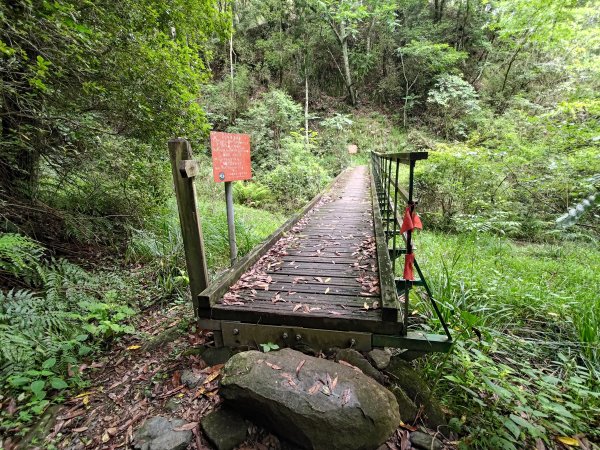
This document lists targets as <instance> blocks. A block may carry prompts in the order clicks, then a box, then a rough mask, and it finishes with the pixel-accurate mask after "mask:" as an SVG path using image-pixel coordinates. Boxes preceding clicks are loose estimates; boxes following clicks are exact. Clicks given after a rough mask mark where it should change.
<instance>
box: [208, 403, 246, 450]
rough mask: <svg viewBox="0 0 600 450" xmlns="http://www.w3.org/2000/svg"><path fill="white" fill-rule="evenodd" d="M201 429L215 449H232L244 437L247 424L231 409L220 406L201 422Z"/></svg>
mask: <svg viewBox="0 0 600 450" xmlns="http://www.w3.org/2000/svg"><path fill="white" fill-rule="evenodd" d="M201 425H202V431H204V434H206V437H207V438H208V440H209V441H210V442H212V443H213V445H214V446H215V447H216V448H217V450H232V449H234V448H235V447H237V446H238V445H240V444H241V443H242V442H243V441H244V439H246V431H247V429H248V424H247V423H246V421H245V420H244V419H243V418H241V417H240V416H238V415H237V414H236V413H234V412H233V411H230V410H228V409H227V408H220V409H218V410H217V411H213V412H211V413H210V414H209V415H207V416H206V417H205V418H204V419H202V422H201Z"/></svg>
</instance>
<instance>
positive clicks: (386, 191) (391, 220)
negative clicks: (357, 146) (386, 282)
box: [371, 152, 452, 340]
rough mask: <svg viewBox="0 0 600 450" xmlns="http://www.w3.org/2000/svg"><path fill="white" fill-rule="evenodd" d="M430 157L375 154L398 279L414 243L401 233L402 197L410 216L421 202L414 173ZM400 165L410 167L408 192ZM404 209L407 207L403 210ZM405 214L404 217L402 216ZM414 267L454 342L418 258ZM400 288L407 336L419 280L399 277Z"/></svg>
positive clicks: (390, 252) (409, 233)
mask: <svg viewBox="0 0 600 450" xmlns="http://www.w3.org/2000/svg"><path fill="white" fill-rule="evenodd" d="M428 156H429V153H428V152H410V153H378V152H371V167H372V173H373V178H374V182H375V189H376V191H377V200H378V207H379V211H380V214H379V216H380V217H381V219H382V222H384V223H382V225H383V227H384V231H385V238H386V247H387V248H388V255H387V257H388V258H389V259H390V263H391V265H392V270H393V273H394V277H395V274H396V258H397V257H398V255H400V254H407V255H411V254H413V250H414V249H413V244H412V230H408V231H407V232H406V233H404V234H401V233H400V229H401V224H402V218H401V217H399V216H398V195H400V196H401V197H402V199H403V200H404V201H405V202H406V205H407V207H409V208H410V214H411V216H412V213H413V212H414V210H415V206H416V205H417V201H416V199H415V198H414V195H413V194H414V171H415V165H416V162H417V161H419V160H423V159H427V157H428ZM400 164H407V165H408V166H409V180H408V191H406V190H404V189H402V188H401V187H400V185H399V183H398V176H399V169H400ZM402 210H404V208H402ZM401 215H402V214H401ZM398 235H400V236H401V237H402V239H403V241H404V244H405V248H404V249H402V248H400V249H399V248H397V247H396V240H397V239H396V237H397V236H398ZM390 239H391V240H392V248H389V241H390ZM414 265H415V268H416V269H417V273H418V274H419V277H420V280H419V283H418V284H420V285H422V286H423V287H424V288H425V291H426V292H427V296H428V297H429V300H430V301H431V304H432V306H433V309H434V311H435V313H436V315H437V317H438V319H439V320H440V323H441V324H442V327H443V328H444V332H445V333H446V336H447V337H448V340H452V336H451V335H450V330H449V329H448V325H447V324H446V322H445V320H444V318H443V317H442V315H441V313H440V310H439V308H438V304H437V301H436V300H435V299H434V298H433V295H432V293H431V290H430V289H429V286H428V285H427V281H426V280H425V277H424V275H423V272H422V271H421V267H420V266H419V264H418V263H417V260H416V258H415V259H414ZM395 282H396V286H397V294H398V295H400V293H401V291H402V293H403V294H404V308H403V310H404V311H403V321H404V327H403V333H404V334H406V333H407V330H408V316H409V311H410V309H409V293H410V290H411V289H412V288H413V287H414V286H415V281H412V280H404V279H403V278H402V279H397V278H395Z"/></svg>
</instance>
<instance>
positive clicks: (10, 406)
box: [6, 397, 17, 416]
mask: <svg viewBox="0 0 600 450" xmlns="http://www.w3.org/2000/svg"><path fill="white" fill-rule="evenodd" d="M6 412H7V413H8V415H9V416H12V415H13V414H14V413H16V412H17V402H16V400H15V399H14V398H12V397H11V398H10V401H9V402H8V407H7V408H6Z"/></svg>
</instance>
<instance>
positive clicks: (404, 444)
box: [399, 431, 412, 450]
mask: <svg viewBox="0 0 600 450" xmlns="http://www.w3.org/2000/svg"><path fill="white" fill-rule="evenodd" d="M399 434H400V450H409V449H410V448H412V447H411V444H410V438H409V433H408V431H400V432H399Z"/></svg>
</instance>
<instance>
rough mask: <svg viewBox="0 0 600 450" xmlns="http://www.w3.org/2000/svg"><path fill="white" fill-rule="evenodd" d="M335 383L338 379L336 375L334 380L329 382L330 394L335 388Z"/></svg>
mask: <svg viewBox="0 0 600 450" xmlns="http://www.w3.org/2000/svg"><path fill="white" fill-rule="evenodd" d="M337 382H338V377H337V375H336V376H335V378H334V379H333V381H332V382H331V392H333V391H334V390H335V387H336V386H337Z"/></svg>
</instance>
